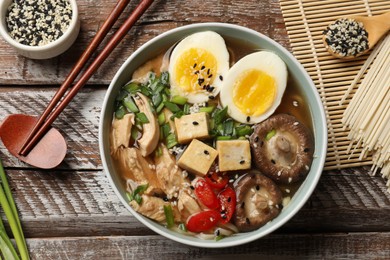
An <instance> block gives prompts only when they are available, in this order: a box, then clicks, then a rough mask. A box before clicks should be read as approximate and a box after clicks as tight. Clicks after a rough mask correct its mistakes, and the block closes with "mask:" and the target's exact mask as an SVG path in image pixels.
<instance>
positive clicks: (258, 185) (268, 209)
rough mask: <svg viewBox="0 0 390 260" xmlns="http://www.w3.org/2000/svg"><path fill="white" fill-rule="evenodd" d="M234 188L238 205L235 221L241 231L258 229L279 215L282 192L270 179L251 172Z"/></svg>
mask: <svg viewBox="0 0 390 260" xmlns="http://www.w3.org/2000/svg"><path fill="white" fill-rule="evenodd" d="M234 186H235V190H236V195H237V205H236V211H235V214H234V217H233V220H234V223H235V224H236V226H237V228H238V230H239V231H242V232H248V231H252V230H255V229H258V228H259V227H261V226H263V225H265V224H266V223H268V222H269V221H270V220H272V219H274V218H275V217H276V216H278V215H279V213H280V211H281V209H282V206H281V205H282V200H283V197H282V192H281V190H280V189H279V187H278V186H276V184H275V183H274V182H273V181H272V180H271V179H270V178H268V177H266V176H264V175H263V174H261V173H260V172H259V171H256V170H251V171H250V172H248V173H246V174H245V175H243V176H242V177H241V178H239V179H238V180H237V182H236V183H235V184H234Z"/></svg>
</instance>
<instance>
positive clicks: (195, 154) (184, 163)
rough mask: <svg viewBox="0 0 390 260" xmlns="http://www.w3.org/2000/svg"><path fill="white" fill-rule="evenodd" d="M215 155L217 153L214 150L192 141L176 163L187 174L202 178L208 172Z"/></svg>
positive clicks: (199, 142) (195, 140) (197, 141)
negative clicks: (187, 172) (190, 173)
mask: <svg viewBox="0 0 390 260" xmlns="http://www.w3.org/2000/svg"><path fill="white" fill-rule="evenodd" d="M217 155H218V152H217V151H216V150H215V149H214V148H212V147H210V146H208V145H207V144H205V143H203V142H201V141H199V140H197V139H193V140H192V142H191V143H190V145H189V146H188V147H187V149H186V150H185V151H184V153H183V154H182V156H181V157H180V158H179V161H178V162H177V163H178V165H179V166H180V167H181V168H183V169H185V170H187V171H189V172H192V173H195V174H198V175H200V176H204V175H206V174H207V172H208V171H209V169H210V167H211V165H212V164H213V162H214V160H215V158H217Z"/></svg>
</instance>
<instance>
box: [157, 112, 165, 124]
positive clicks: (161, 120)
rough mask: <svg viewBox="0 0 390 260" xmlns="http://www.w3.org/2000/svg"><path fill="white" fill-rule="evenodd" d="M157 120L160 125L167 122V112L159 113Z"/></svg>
mask: <svg viewBox="0 0 390 260" xmlns="http://www.w3.org/2000/svg"><path fill="white" fill-rule="evenodd" d="M157 121H158V124H159V125H162V124H164V123H165V114H164V113H160V114H159V115H158V118H157Z"/></svg>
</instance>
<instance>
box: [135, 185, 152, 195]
mask: <svg viewBox="0 0 390 260" xmlns="http://www.w3.org/2000/svg"><path fill="white" fill-rule="evenodd" d="M148 187H149V184H148V183H147V184H143V185H138V186H137V188H136V189H135V190H134V192H133V195H135V194H142V193H144V192H145V191H146V190H147V189H148Z"/></svg>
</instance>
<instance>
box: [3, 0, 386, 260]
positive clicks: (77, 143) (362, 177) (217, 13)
mask: <svg viewBox="0 0 390 260" xmlns="http://www.w3.org/2000/svg"><path fill="white" fill-rule="evenodd" d="M77 2H78V6H79V11H80V19H81V32H80V35H79V37H78V39H77V41H76V43H75V44H74V45H73V46H72V47H71V49H70V50H68V51H67V52H66V53H65V54H63V55H61V56H59V57H57V58H53V59H50V60H42V61H38V60H30V59H26V58H24V57H21V56H19V55H17V54H16V53H15V51H14V50H12V49H11V48H10V47H9V46H8V45H7V44H6V43H5V42H4V41H3V40H0V120H2V119H3V118H4V117H5V116H7V115H8V114H12V113H27V114H35V115H38V114H40V113H41V112H42V111H43V109H44V107H45V106H46V104H47V103H48V101H49V100H50V99H51V97H52V96H53V93H54V91H55V90H56V88H58V86H59V85H60V83H61V82H62V81H63V80H64V77H65V76H66V75H67V73H68V72H69V71H70V69H71V67H72V65H73V64H74V63H75V62H76V60H77V58H78V56H79V55H80V54H81V53H82V51H83V50H84V48H85V47H86V45H87V43H88V42H89V41H90V39H91V37H92V36H93V35H94V34H95V32H96V31H97V30H98V28H99V26H100V25H101V24H102V21H103V20H104V19H105V17H106V16H107V15H108V13H109V10H110V8H112V6H113V5H114V3H115V2H116V0H93V1H92V0H78V1H77ZM136 2H137V1H131V6H130V7H129V8H128V9H127V10H126V13H129V11H130V10H131V9H133V8H134V6H135V4H136ZM122 20H123V19H122ZM210 21H214V22H226V23H234V24H239V25H243V26H247V27H249V28H252V29H254V30H257V31H259V32H261V33H263V34H265V35H267V36H269V37H271V38H273V39H275V40H276V41H277V42H279V43H280V44H282V45H283V46H285V47H286V48H288V49H289V42H288V37H287V34H286V30H285V26H284V23H283V18H282V15H281V11H280V7H279V2H278V1H277V0H261V1H259V0H246V1H233V0H219V1H216V0H210V1H178V0H177V1H163V0H161V1H160V0H156V1H155V3H154V4H153V5H152V7H151V8H150V9H149V10H148V11H147V13H146V14H145V15H144V16H143V18H142V20H141V21H140V22H138V24H137V25H136V26H135V27H134V28H133V29H132V31H131V33H129V34H128V35H127V36H126V38H125V40H124V41H123V42H122V43H121V44H120V45H119V46H118V47H117V49H116V50H115V51H114V53H113V54H112V55H111V56H110V59H109V60H108V61H106V62H105V63H104V65H103V66H102V67H101V68H100V69H99V70H98V72H97V73H96V74H95V75H94V76H93V77H92V79H91V80H90V81H89V84H88V85H87V86H85V87H84V88H83V89H82V91H81V92H80V93H79V94H78V95H77V96H76V98H75V100H74V101H73V102H72V103H71V104H70V105H69V107H68V108H67V109H66V110H65V111H64V112H63V113H62V115H61V116H60V118H58V119H57V121H56V122H55V127H57V128H58V129H60V130H61V132H62V133H63V134H64V136H65V138H66V141H67V143H68V147H69V149H68V153H67V156H66V158H65V161H64V162H63V163H62V164H61V165H60V166H59V167H57V168H56V169H53V170H39V169H35V168H32V167H30V166H28V165H26V164H23V163H21V162H20V161H18V160H17V159H15V158H14V157H12V156H10V154H9V153H8V152H7V150H6V149H5V148H4V146H3V145H2V144H1V146H0V149H1V151H0V157H1V159H2V160H3V162H4V165H5V166H6V171H7V173H8V176H9V180H10V185H11V186H12V188H13V192H14V196H15V199H16V203H17V206H18V209H19V212H20V216H21V221H22V225H23V227H24V232H25V235H26V237H27V241H28V246H29V249H30V253H31V256H32V258H33V259H122V258H123V259H152V258H158V259H212V258H217V257H223V258H224V259H235V258H237V257H241V259H260V257H268V258H271V259H279V258H289V259H290V258H297V259H302V258H306V259H324V258H325V259H336V258H339V259H340V258H341V259H351V258H358V259H368V258H376V259H378V258H390V221H388V220H389V216H390V194H389V193H388V192H387V191H386V185H385V184H386V183H385V180H383V179H382V178H381V177H380V176H370V175H369V174H368V172H369V168H368V167H362V168H355V169H346V170H340V171H328V172H324V173H323V175H322V178H321V180H320V182H319V184H318V187H317V189H316V190H315V192H314V194H313V195H312V196H311V198H310V200H309V201H308V203H306V205H305V206H304V208H303V209H302V210H301V211H300V212H299V213H298V214H297V215H296V216H295V217H294V218H293V219H292V220H291V221H289V222H288V223H287V224H285V225H284V226H283V227H282V228H280V229H279V230H277V231H276V232H275V233H273V234H271V235H268V236H267V237H264V238H262V239H259V240H257V241H255V242H252V243H249V244H246V245H242V246H238V247H231V248H226V249H202V248H195V247H190V246H186V245H181V244H179V243H177V242H173V241H171V240H168V239H166V238H164V237H162V236H159V235H156V234H155V233H154V232H152V231H150V230H149V229H148V228H146V227H145V226H144V225H142V224H141V223H140V222H138V220H136V219H135V218H134V217H133V216H132V215H131V214H130V213H129V212H128V211H127V210H126V209H125V208H124V206H122V205H121V203H120V202H119V200H118V198H117V197H116V195H115V194H114V192H113V189H112V188H111V187H110V185H109V183H108V180H107V178H106V176H105V173H104V171H103V170H102V164H101V160H100V156H99V150H98V122H99V116H100V109H101V104H102V100H103V97H104V94H105V91H106V89H107V86H108V84H109V83H110V80H111V79H112V77H113V75H114V74H115V72H116V71H117V69H118V68H119V67H120V65H121V64H122V63H123V62H124V61H125V59H126V58H127V57H128V56H129V55H130V54H131V53H132V52H133V51H134V50H135V49H137V48H138V47H139V46H141V45H142V44H143V43H145V42H146V41H148V40H150V39H152V38H153V37H155V36H157V35H159V34H160V33H162V32H165V31H167V30H169V29H172V28H176V27H178V26H182V25H186V24H191V23H199V22H210ZM116 28H117V26H116ZM2 216H3V217H4V215H3V214H2Z"/></svg>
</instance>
